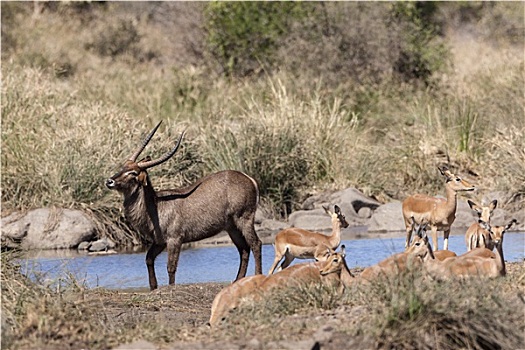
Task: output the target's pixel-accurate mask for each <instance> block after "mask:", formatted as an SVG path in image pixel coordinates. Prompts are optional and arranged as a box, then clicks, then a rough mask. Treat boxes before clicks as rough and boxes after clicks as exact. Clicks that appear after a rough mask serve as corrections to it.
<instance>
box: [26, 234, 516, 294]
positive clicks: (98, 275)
mask: <svg viewBox="0 0 525 350" xmlns="http://www.w3.org/2000/svg"><path fill="white" fill-rule="evenodd" d="M404 242H405V238H404V237H399V238H387V239H381V238H374V239H355V240H346V241H342V243H341V244H344V245H345V246H346V261H347V264H348V266H349V267H350V268H352V267H365V266H369V265H373V264H375V263H377V262H379V261H381V260H382V259H384V258H386V257H388V256H390V255H392V254H394V253H398V252H401V251H403V250H404ZM439 246H440V247H442V246H443V237H440V240H439ZM449 249H450V250H452V251H454V252H456V253H457V254H458V255H459V254H462V253H464V252H465V251H466V247H465V242H464V236H463V235H458V236H451V237H450V238H449ZM262 253H263V257H262V260H263V272H264V273H265V274H266V273H267V272H268V270H269V269H270V266H271V264H272V262H273V259H274V250H273V246H272V245H263V249H262ZM504 256H505V260H506V261H510V262H516V261H523V259H524V258H525V232H518V233H514V232H508V233H506V234H505V240H504ZM145 257H146V254H145V253H132V254H115V255H102V256H83V255H77V256H74V257H53V258H45V257H35V258H30V259H24V260H21V261H20V264H21V266H22V271H23V272H24V273H25V274H27V275H29V276H30V277H32V278H33V279H34V278H35V276H37V275H38V276H40V279H39V280H47V281H55V282H56V280H59V279H67V276H68V275H72V276H74V277H75V278H76V279H77V280H78V281H80V282H81V283H83V284H84V285H86V286H87V287H90V288H93V287H106V288H112V289H121V288H147V287H148V286H149V284H148V276H147V275H148V273H147V269H146V264H145ZM300 262H304V260H298V259H296V260H294V264H295V263H300ZM166 266H167V253H166V252H163V253H162V254H160V255H159V256H158V257H157V259H156V261H155V267H156V269H155V270H156V273H157V279H158V283H159V286H162V285H166V284H167V283H168V273H167V270H166ZM238 267H239V255H238V253H237V250H236V248H235V247H233V246H231V247H230V246H227V247H213V248H193V249H187V250H183V251H182V252H181V254H180V259H179V265H178V269H177V274H176V277H175V279H176V280H175V282H176V283H196V282H226V281H228V282H229V281H233V279H235V276H236V275H237V270H238ZM254 269H255V263H254V261H253V256H251V257H250V264H249V266H248V274H249V275H251V274H254Z"/></svg>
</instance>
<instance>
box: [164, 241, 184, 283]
mask: <svg viewBox="0 0 525 350" xmlns="http://www.w3.org/2000/svg"><path fill="white" fill-rule="evenodd" d="M167 245H168V284H170V285H172V284H175V272H177V265H178V264H179V255H180V249H181V247H182V242H180V241H176V240H174V239H170V240H168V244H167Z"/></svg>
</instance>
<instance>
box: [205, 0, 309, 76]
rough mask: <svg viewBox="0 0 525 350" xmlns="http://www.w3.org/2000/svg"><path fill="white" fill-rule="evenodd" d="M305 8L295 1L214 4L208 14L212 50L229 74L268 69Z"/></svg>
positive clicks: (249, 72) (212, 3)
mask: <svg viewBox="0 0 525 350" xmlns="http://www.w3.org/2000/svg"><path fill="white" fill-rule="evenodd" d="M306 7H309V5H308V4H306V3H295V2H211V3H209V4H208V6H207V8H206V11H205V15H206V16H205V26H206V30H207V32H208V38H207V42H208V45H209V48H210V51H211V53H212V54H213V56H214V57H215V59H216V60H217V62H218V63H219V65H220V66H221V67H222V71H223V72H224V73H225V74H227V75H236V76H246V75H249V74H252V73H254V72H258V71H259V70H260V69H265V68H269V67H270V66H272V64H273V63H274V60H275V50H276V48H277V42H278V39H279V38H280V37H281V36H283V35H285V34H286V33H287V32H288V28H289V26H290V22H291V21H292V20H294V19H296V18H298V17H299V18H300V17H301V16H302V11H303V8H306Z"/></svg>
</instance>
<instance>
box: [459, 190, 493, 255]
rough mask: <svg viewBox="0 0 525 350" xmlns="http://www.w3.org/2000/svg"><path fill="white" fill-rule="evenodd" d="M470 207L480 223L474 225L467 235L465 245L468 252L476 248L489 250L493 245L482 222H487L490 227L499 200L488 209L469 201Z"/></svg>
mask: <svg viewBox="0 0 525 350" xmlns="http://www.w3.org/2000/svg"><path fill="white" fill-rule="evenodd" d="M467 202H468V205H469V206H470V208H471V209H472V210H474V211H475V212H476V213H477V214H478V222H475V223H473V224H472V225H470V227H469V228H468V230H467V232H466V234H465V243H466V244H467V250H468V251H471V250H472V249H474V248H478V247H482V248H488V247H489V245H491V242H490V234H489V231H487V230H485V229H484V228H483V227H481V225H480V222H485V223H487V224H488V225H490V217H491V216H492V212H493V211H494V209H496V206H497V205H498V201H497V200H493V201H492V202H490V204H489V205H488V206H486V207H484V206H481V205H478V204H476V203H474V202H473V201H471V200H470V199H469V200H467Z"/></svg>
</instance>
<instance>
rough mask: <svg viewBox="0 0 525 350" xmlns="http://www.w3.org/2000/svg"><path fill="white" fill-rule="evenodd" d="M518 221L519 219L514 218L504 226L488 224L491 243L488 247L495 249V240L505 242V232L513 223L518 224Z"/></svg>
mask: <svg viewBox="0 0 525 350" xmlns="http://www.w3.org/2000/svg"><path fill="white" fill-rule="evenodd" d="M517 223H518V220H516V219H512V220H510V221H509V223H508V224H506V225H504V226H491V225H490V224H488V225H487V226H488V227H489V232H490V240H489V244H488V246H487V248H488V249H490V250H494V246H495V245H494V242H495V241H501V242H503V236H504V235H505V232H507V231H508V230H509V229H510V228H511V227H512V225H513V224H517Z"/></svg>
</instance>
